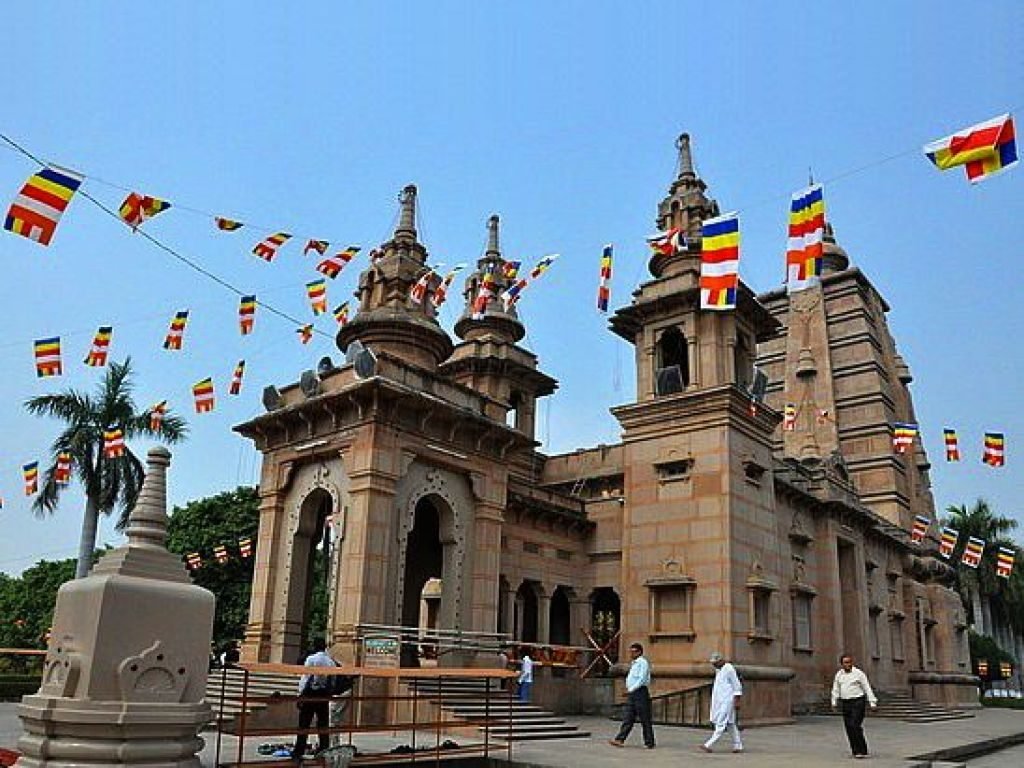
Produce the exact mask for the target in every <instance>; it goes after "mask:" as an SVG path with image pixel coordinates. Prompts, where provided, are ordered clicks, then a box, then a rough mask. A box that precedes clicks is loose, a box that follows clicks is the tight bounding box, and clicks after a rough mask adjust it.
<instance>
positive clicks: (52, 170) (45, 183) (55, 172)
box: [4, 165, 85, 245]
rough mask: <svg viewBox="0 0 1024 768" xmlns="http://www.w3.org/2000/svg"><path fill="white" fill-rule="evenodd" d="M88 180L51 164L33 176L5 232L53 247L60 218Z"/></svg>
mask: <svg viewBox="0 0 1024 768" xmlns="http://www.w3.org/2000/svg"><path fill="white" fill-rule="evenodd" d="M84 178H85V177H84V176H82V175H81V174H78V173H75V172H74V171H69V170H68V169H67V168H61V167H60V166H57V165H48V166H46V167H45V168H43V170H41V171H39V172H38V173H35V174H33V175H32V176H29V178H28V181H26V182H25V186H24V187H22V188H21V192H19V193H18V196H17V197H16V198H14V202H13V203H11V207H10V208H9V209H8V210H7V219H6V220H5V221H4V229H6V230H7V231H8V232H13V233H14V234H16V235H21V236H22V237H27V238H28V239H29V240H35V241H36V242H37V243H39V244H40V245H49V244H50V240H52V239H53V233H54V232H55V231H56V230H57V224H58V223H59V222H60V217H61V216H62V215H63V213H64V210H65V209H66V208H67V207H68V203H70V202H71V198H72V197H73V196H74V194H75V192H76V191H77V190H78V188H79V187H80V186H81V185H82V179H84Z"/></svg>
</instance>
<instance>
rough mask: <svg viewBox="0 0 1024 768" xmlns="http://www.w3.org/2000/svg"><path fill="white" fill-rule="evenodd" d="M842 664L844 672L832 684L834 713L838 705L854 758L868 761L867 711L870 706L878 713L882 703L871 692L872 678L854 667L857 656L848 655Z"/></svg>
mask: <svg viewBox="0 0 1024 768" xmlns="http://www.w3.org/2000/svg"><path fill="white" fill-rule="evenodd" d="M839 663H840V665H841V666H842V668H841V669H840V670H839V671H838V672H836V677H835V680H833V681H832V709H835V708H836V705H837V704H839V705H840V706H841V707H842V711H843V726H844V727H845V728H846V738H847V739H848V740H849V742H850V749H851V750H852V751H853V756H854V757H857V758H864V757H867V756H868V743H867V741H866V740H865V739H864V728H863V726H864V707H865V705H866V704H870V705H871V708H872V709H874V708H875V707H877V706H878V699H876V698H875V692H874V691H872V690H871V683H869V682H868V676H867V675H865V674H864V672H863V671H861V670H859V669H857V667H855V666H853V656H851V655H850V654H846V655H844V656H843V657H842V658H841V659H840V660H839Z"/></svg>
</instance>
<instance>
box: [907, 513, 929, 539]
mask: <svg viewBox="0 0 1024 768" xmlns="http://www.w3.org/2000/svg"><path fill="white" fill-rule="evenodd" d="M931 524H932V521H931V520H930V519H928V518H927V517H925V516H924V515H915V516H914V527H913V528H912V529H911V530H910V540H911V541H912V542H914V543H915V544H918V543H920V542H922V541H924V537H925V536H927V535H928V528H929V526H930V525H931Z"/></svg>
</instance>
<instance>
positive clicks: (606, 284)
mask: <svg viewBox="0 0 1024 768" xmlns="http://www.w3.org/2000/svg"><path fill="white" fill-rule="evenodd" d="M598 279H599V282H598V286H597V309H598V310H599V311H600V312H607V311H608V301H609V299H610V298H611V290H612V289H611V285H610V283H611V279H612V246H611V245H606V246H605V247H604V252H603V253H602V254H601V269H600V271H599V273H598Z"/></svg>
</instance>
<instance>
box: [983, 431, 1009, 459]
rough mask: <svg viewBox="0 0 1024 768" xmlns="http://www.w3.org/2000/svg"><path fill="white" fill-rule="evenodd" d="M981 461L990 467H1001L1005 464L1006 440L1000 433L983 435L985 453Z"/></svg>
mask: <svg viewBox="0 0 1024 768" xmlns="http://www.w3.org/2000/svg"><path fill="white" fill-rule="evenodd" d="M981 460H982V461H983V462H984V463H985V464H988V465H989V466H990V467H1001V466H1003V464H1005V463H1006V438H1005V437H1003V433H1002V432H986V433H985V453H984V454H982V457H981Z"/></svg>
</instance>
